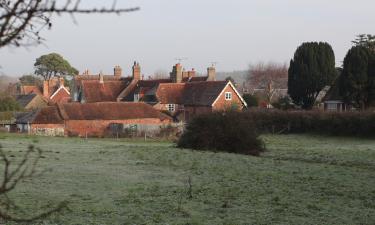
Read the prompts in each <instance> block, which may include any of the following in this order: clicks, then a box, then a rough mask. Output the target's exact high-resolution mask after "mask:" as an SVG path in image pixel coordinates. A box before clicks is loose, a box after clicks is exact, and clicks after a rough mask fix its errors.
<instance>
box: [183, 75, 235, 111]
mask: <svg viewBox="0 0 375 225" xmlns="http://www.w3.org/2000/svg"><path fill="white" fill-rule="evenodd" d="M227 83H228V82H227V81H204V82H193V83H186V84H185V90H184V94H183V99H184V104H185V105H195V106H212V104H213V103H214V102H215V100H216V99H217V98H218V96H219V95H220V93H221V92H222V91H223V90H224V88H225V86H226V85H227Z"/></svg>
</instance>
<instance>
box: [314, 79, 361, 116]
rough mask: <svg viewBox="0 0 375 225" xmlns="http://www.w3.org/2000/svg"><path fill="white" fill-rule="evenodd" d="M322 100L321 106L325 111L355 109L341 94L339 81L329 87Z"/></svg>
mask: <svg viewBox="0 0 375 225" xmlns="http://www.w3.org/2000/svg"><path fill="white" fill-rule="evenodd" d="M337 80H338V79H337ZM321 102H322V103H321V105H322V106H321V107H322V108H323V110H324V111H329V112H345V111H351V110H353V109H354V108H353V107H352V106H351V105H348V104H346V103H345V102H344V98H343V97H342V96H341V95H340V90H339V86H338V84H337V82H335V83H334V84H333V85H332V86H330V87H329V89H328V91H327V92H326V94H325V96H324V97H323V98H322V100H321Z"/></svg>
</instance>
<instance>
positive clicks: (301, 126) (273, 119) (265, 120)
mask: <svg viewBox="0 0 375 225" xmlns="http://www.w3.org/2000/svg"><path fill="white" fill-rule="evenodd" d="M240 117H243V120H251V121H254V122H255V127H256V128H257V130H258V131H259V132H261V133H284V134H286V133H316V134H326V135H334V136H367V137H369V136H375V114H374V113H372V112H344V113H334V112H319V111H280V110H272V111H269V110H258V111H252V112H245V113H242V114H241V115H240Z"/></svg>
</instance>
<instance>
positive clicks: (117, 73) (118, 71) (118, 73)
mask: <svg viewBox="0 0 375 225" xmlns="http://www.w3.org/2000/svg"><path fill="white" fill-rule="evenodd" d="M113 74H114V75H115V77H121V76H122V69H121V67H120V66H115V68H114V69H113Z"/></svg>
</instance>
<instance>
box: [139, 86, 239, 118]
mask: <svg viewBox="0 0 375 225" xmlns="http://www.w3.org/2000/svg"><path fill="white" fill-rule="evenodd" d="M136 94H137V93H136ZM140 101H144V102H146V103H148V104H150V105H153V106H154V108H156V109H158V110H159V111H162V112H167V113H168V114H169V115H171V116H173V117H174V118H175V119H176V120H179V121H181V120H182V121H188V120H190V119H191V118H193V117H194V116H197V115H200V114H205V113H211V112H214V111H225V110H228V109H236V110H242V109H243V108H244V107H246V102H245V101H244V100H243V99H242V97H241V95H240V94H239V93H238V92H237V90H236V88H235V87H234V85H233V84H232V82H230V81H202V82H191V83H161V84H159V85H157V86H156V87H155V88H153V89H150V90H149V91H148V92H146V93H145V94H144V97H143V98H141V99H140Z"/></svg>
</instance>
